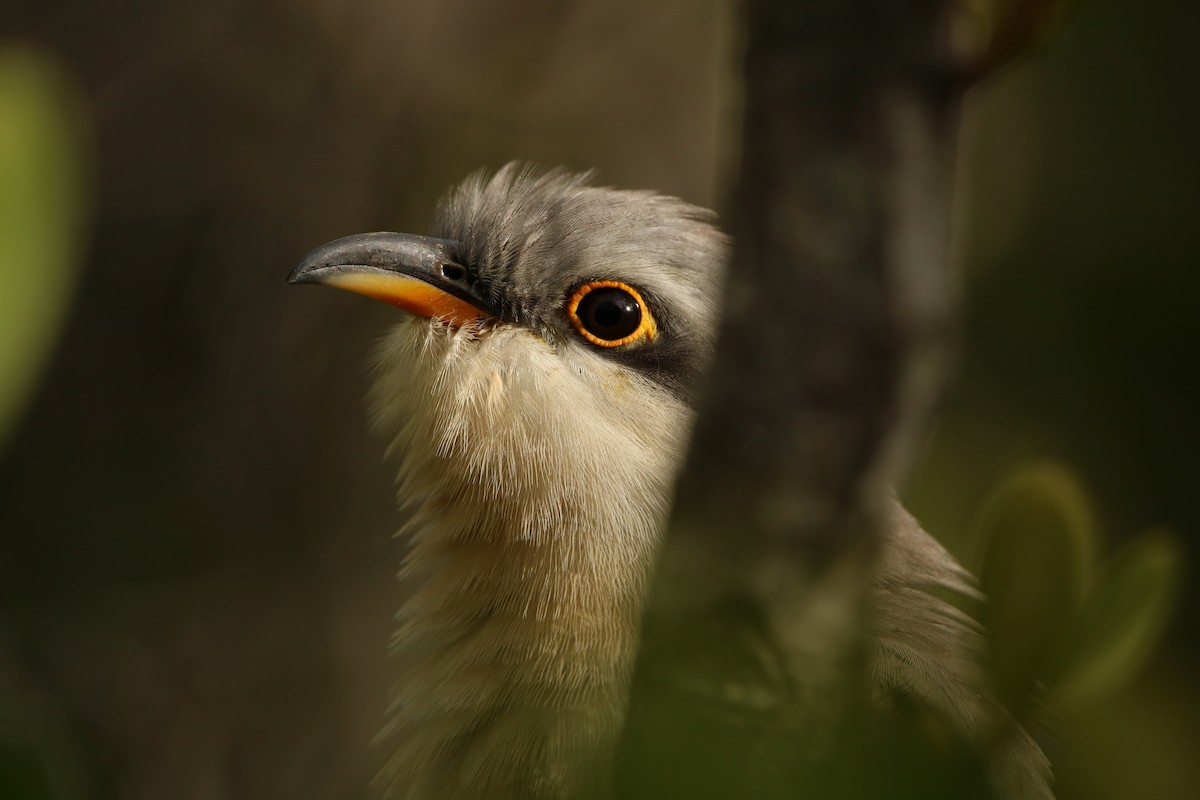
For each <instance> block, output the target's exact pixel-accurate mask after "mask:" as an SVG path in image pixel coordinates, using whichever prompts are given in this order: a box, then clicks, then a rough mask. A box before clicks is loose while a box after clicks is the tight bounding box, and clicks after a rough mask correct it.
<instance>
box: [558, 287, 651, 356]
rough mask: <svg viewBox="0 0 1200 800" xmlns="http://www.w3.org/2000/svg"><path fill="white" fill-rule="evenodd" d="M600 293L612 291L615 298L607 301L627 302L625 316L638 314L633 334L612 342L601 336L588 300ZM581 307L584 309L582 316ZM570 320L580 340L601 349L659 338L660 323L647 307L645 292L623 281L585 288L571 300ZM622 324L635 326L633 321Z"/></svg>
mask: <svg viewBox="0 0 1200 800" xmlns="http://www.w3.org/2000/svg"><path fill="white" fill-rule="evenodd" d="M597 289H607V290H612V292H613V294H611V295H606V297H612V298H617V299H623V300H624V307H623V308H622V309H621V312H624V313H625V314H628V313H629V312H631V311H636V312H637V314H638V317H637V320H636V327H635V328H633V330H632V331H630V332H629V333H626V334H623V335H619V336H615V337H614V338H611V339H610V338H605V336H604V335H603V334H604V331H603V330H599V332H597V331H598V328H597V325H596V318H595V316H596V315H595V311H594V309H593V310H591V313H589V308H588V305H589V302H585V300H587V298H588V296H589V295H592V292H595V291H596V290H597ZM621 294H624V295H625V296H626V297H625V298H620V295H621ZM599 296H600V295H592V298H593V299H594V298H596V297H599ZM580 304H583V305H584V309H582V313H581V309H580ZM618 313H620V312H618ZM567 319H569V320H570V321H571V325H572V326H573V327H574V328H575V330H576V331H577V332H578V333H579V335H580V336H582V337H583V338H585V339H587V340H588V341H589V342H591V343H592V344H594V345H596V346H598V347H620V346H621V345H624V344H629V343H630V342H636V341H637V340H639V339H642V338H647V339H650V340H654V338H655V337H657V336H658V323H656V322H655V321H654V315H653V314H651V313H650V309H649V307H647V305H646V301H645V300H644V299H643V298H642V295H641V292H639V291H638V290H637V289H635V288H633V287H632V286H630V285H629V284H628V283H623V282H622V281H588V282H587V283H585V284H583V285H581V286H580V287H579V288H578V289H576V290H575V292H574V294H572V295H571V297H570V299H569V300H567ZM620 322H623V323H630V324H631V323H632V319H627V320H621V321H620ZM589 325H590V326H591V327H589ZM614 327H615V326H614Z"/></svg>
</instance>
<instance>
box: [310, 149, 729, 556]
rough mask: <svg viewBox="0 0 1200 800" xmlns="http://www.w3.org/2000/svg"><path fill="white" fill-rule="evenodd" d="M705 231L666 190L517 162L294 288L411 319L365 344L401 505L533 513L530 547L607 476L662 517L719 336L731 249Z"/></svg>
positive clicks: (338, 256) (341, 254) (346, 252)
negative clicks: (499, 506) (352, 299)
mask: <svg viewBox="0 0 1200 800" xmlns="http://www.w3.org/2000/svg"><path fill="white" fill-rule="evenodd" d="M713 222H714V215H713V214H712V212H710V211H707V210H704V209H700V208H697V207H695V206H692V205H689V204H687V203H685V202H683V201H681V200H678V199H675V198H671V197H664V196H661V195H657V194H654V193H651V192H638V191H620V190H614V189H609V188H600V187H596V186H593V185H591V183H590V176H589V175H586V174H573V173H569V172H567V171H563V170H551V171H538V170H535V169H532V168H530V167H528V166H523V165H520V164H516V163H512V164H509V165H507V166H505V167H504V168H502V169H501V170H500V171H499V172H497V173H496V174H495V175H493V176H491V177H488V176H487V175H485V174H483V173H479V174H476V175H474V176H472V177H470V178H469V179H467V180H466V181H465V182H464V183H462V184H461V185H459V186H458V187H456V188H454V189H453V190H451V191H450V192H449V194H448V195H447V196H446V197H445V198H444V199H443V200H442V202H441V203H440V205H439V207H438V210H437V213H436V217H435V222H434V224H433V230H432V231H431V234H432V235H431V236H430V237H422V236H411V235H406V234H397V233H368V234H362V235H359V236H351V237H347V238H344V239H339V240H337V241H334V242H330V243H329V244H326V245H323V246H322V247H319V248H317V249H316V250H314V251H313V252H312V253H310V254H309V255H308V256H307V257H306V258H305V259H304V260H303V262H302V263H301V264H300V265H299V266H297V267H296V269H295V270H294V271H293V272H292V274H291V276H290V278H289V280H290V282H292V283H321V284H327V285H331V286H335V287H338V288H342V289H347V290H350V291H353V292H357V293H360V294H364V295H367V296H370V297H373V298H376V299H378V300H382V301H384V302H388V303H391V304H392V305H395V306H397V307H399V308H401V309H403V310H404V311H406V312H408V314H407V315H406V318H405V319H403V320H401V321H400V322H399V324H398V325H397V326H396V327H395V329H394V330H393V331H392V332H391V333H390V334H389V335H388V336H387V337H386V338H385V339H384V340H383V342H382V343H381V345H380V347H379V351H378V358H377V372H376V380H375V385H374V388H373V390H372V393H371V398H370V404H371V409H372V416H373V418H374V421H375V423H376V426H377V427H378V428H379V429H380V430H382V431H384V432H385V433H387V434H388V435H390V436H392V437H393V440H394V442H395V447H396V450H397V451H398V452H400V453H401V454H402V457H401V463H402V478H403V481H402V484H403V485H402V487H401V495H402V496H403V497H404V499H405V500H406V501H407V502H410V503H411V502H413V499H414V498H421V497H426V498H427V497H429V496H430V495H431V494H438V495H440V496H442V497H443V499H446V500H449V499H451V498H452V499H454V500H455V501H461V500H463V499H464V498H466V499H475V500H478V501H488V502H491V501H495V500H498V499H502V498H503V497H506V496H514V495H521V496H522V502H521V503H520V507H521V508H522V509H523V512H522V513H523V514H524V515H525V516H526V517H529V516H530V515H533V516H534V517H537V516H538V515H540V516H541V518H540V519H534V518H529V519H525V520H524V524H525V527H526V530H525V531H524V533H523V535H525V536H527V537H531V538H538V537H540V536H544V535H550V532H551V530H558V529H559V527H560V525H559V523H561V515H562V513H564V507H565V506H566V505H572V506H578V504H579V500H578V499H576V500H573V501H571V502H570V503H568V502H567V500H568V498H567V497H566V495H574V496H582V495H585V494H586V495H598V500H597V503H600V502H603V499H604V496H605V493H606V492H609V491H611V494H610V495H609V497H610V499H612V500H614V501H616V502H620V501H621V497H620V495H621V494H622V490H621V489H620V488H619V486H618V484H620V483H626V484H628V485H633V486H641V487H643V488H644V489H647V490H649V491H648V492H647V493H646V495H647V496H646V497H643V498H642V499H640V501H639V502H636V503H634V504H633V508H632V509H629V508H627V509H626V513H636V514H642V515H661V514H662V513H663V510H664V509H663V495H664V494H665V493H666V492H667V491H668V490H669V484H670V481H671V480H672V478H673V476H674V465H675V463H676V462H677V460H678V457H679V455H680V453H681V451H682V450H683V448H684V446H685V443H686V436H687V433H688V431H689V427H690V422H691V418H692V414H691V405H692V400H693V394H694V391H695V387H696V381H697V377H698V376H699V375H700V374H701V372H702V371H703V369H704V367H705V365H706V363H707V361H708V359H709V356H710V354H711V351H712V346H713V340H714V337H715V331H716V323H717V316H718V308H719V305H718V300H719V296H720V288H721V275H722V269H723V265H724V262H725V256H726V250H727V240H726V238H725V237H724V236H723V235H722V234H721V233H720V232H719V231H718V230H717V229H716V228H715V227H714V225H713ZM431 479H432V480H431ZM531 495H532V497H531ZM539 498H540V499H541V500H544V501H546V502H541V503H537V502H531V500H532V499H539ZM629 499H631V498H629ZM418 502H419V500H418ZM651 506H652V508H651ZM597 513H598V512H597ZM611 513H616V512H611ZM490 517H491V518H494V517H495V515H494V514H492V515H490Z"/></svg>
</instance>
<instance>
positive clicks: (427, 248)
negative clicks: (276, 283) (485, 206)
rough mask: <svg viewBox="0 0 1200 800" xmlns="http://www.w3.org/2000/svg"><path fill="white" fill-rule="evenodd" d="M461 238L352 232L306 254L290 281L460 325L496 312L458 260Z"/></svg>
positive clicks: (490, 315) (488, 316)
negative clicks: (320, 285)
mask: <svg viewBox="0 0 1200 800" xmlns="http://www.w3.org/2000/svg"><path fill="white" fill-rule="evenodd" d="M457 244H458V243H457V242H452V241H449V240H447V239H430V238H427V237H425V236H410V235H408V234H404V233H363V234H359V235H358V236H347V237H345V238H344V239H336V240H334V241H332V242H329V243H327V244H323V245H321V246H320V247H318V248H317V249H315V250H313V251H312V252H311V253H309V254H308V255H307V256H305V257H304V260H302V261H301V262H300V263H299V264H298V265H297V266H296V268H295V269H293V270H292V273H291V274H290V275H288V283H323V284H325V285H326V286H335V287H337V288H338V289H345V290H347V291H351V292H355V293H357V294H363V295H366V296H367V297H373V298H375V299H376V300H382V301H383V302H385V303H389V304H391V305H394V306H396V307H398V308H402V309H404V310H405V311H408V312H410V313H413V314H417V315H420V316H422V317H437V318H439V319H444V320H446V321H447V322H449V323H451V324H452V325H454V326H456V327H461V326H463V325H465V324H467V323H469V322H472V321H474V320H479V319H488V318H491V317H494V316H496V315H495V314H493V313H492V312H490V311H489V310H488V306H489V305H490V304H489V303H488V302H487V301H486V300H485V299H484V298H482V297H480V296H479V295H478V294H477V293H476V292H474V291H473V290H472V288H471V286H470V283H469V281H468V278H469V276H468V273H467V270H466V268H465V267H463V266H462V265H460V264H458V263H456V262H455V256H454V252H455V250H456V249H457Z"/></svg>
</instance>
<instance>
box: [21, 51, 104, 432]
mask: <svg viewBox="0 0 1200 800" xmlns="http://www.w3.org/2000/svg"><path fill="white" fill-rule="evenodd" d="M77 106H78V99H77V98H76V96H75V89H74V87H73V86H72V85H71V83H70V81H69V80H68V79H67V78H66V76H65V75H64V74H63V72H62V70H61V68H60V67H59V66H58V64H57V63H56V62H55V60H54V59H53V58H52V57H50V56H48V55H47V54H45V53H41V52H37V51H34V50H31V49H26V48H12V47H10V48H5V49H0V286H2V287H3V291H0V448H2V447H3V445H4V441H5V438H6V433H7V432H8V430H9V428H10V427H11V426H12V424H13V423H14V422H15V420H16V419H17V416H18V415H19V414H20V412H21V410H22V408H23V407H24V404H25V402H26V401H27V399H28V396H29V393H30V392H31V391H32V389H33V388H34V386H35V385H36V381H37V378H38V376H39V375H40V373H41V370H42V368H43V365H44V363H45V361H46V359H47V358H48V357H49V355H50V353H51V348H52V346H53V345H54V343H55V341H56V339H57V333H58V330H59V326H60V324H61V322H62V320H63V319H64V317H65V315H66V311H67V307H68V304H69V301H70V297H71V291H72V288H73V279H74V276H75V273H76V270H77V267H78V266H79V264H78V259H79V244H80V232H81V223H82V217H83V210H84V208H85V205H86V203H85V199H84V198H85V195H86V193H85V183H86V181H85V168H84V156H83V153H84V147H83V139H84V137H83V135H82V133H81V122H82V118H81V116H80V114H79V112H78V108H77Z"/></svg>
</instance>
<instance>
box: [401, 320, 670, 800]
mask: <svg viewBox="0 0 1200 800" xmlns="http://www.w3.org/2000/svg"><path fill="white" fill-rule="evenodd" d="M499 344H502V342H501V343H492V346H498V345H499ZM525 346H526V347H527V345H525ZM423 352H424V351H422V353H423ZM485 355H486V354H485ZM473 356H474V357H475V358H479V357H480V356H479V355H478V354H473ZM453 357H454V351H453V350H451V351H449V352H448V353H447V352H442V353H438V354H437V356H436V358H435V359H434V360H435V362H436V364H438V365H440V366H439V368H444V365H445V363H446V362H447V361H452V360H453ZM497 363H500V364H503V363H505V362H504V360H503V359H498V360H497ZM416 366H417V367H418V368H417V369H415V370H414V369H413V367H412V365H411V364H410V365H409V371H408V376H409V380H407V381H405V382H404V383H403V385H399V384H398V385H395V386H392V387H388V386H386V385H385V386H384V387H383V388H380V387H377V389H378V390H379V391H380V393H383V392H385V391H386V392H387V395H386V396H387V397H388V398H389V399H390V401H391V402H392V403H403V402H404V401H405V398H409V397H410V396H411V395H412V394H413V393H421V395H422V396H421V397H420V398H419V399H420V402H417V401H413V402H411V403H409V405H408V407H407V408H405V409H404V410H403V411H402V412H400V413H398V414H397V415H396V418H397V419H403V420H404V421H403V422H402V423H401V424H399V425H397V426H396V428H395V439H394V443H393V446H394V448H395V450H396V451H397V452H400V453H402V459H401V480H400V495H401V498H402V500H403V501H404V502H405V504H406V505H407V506H409V507H410V508H411V510H412V517H411V521H410V523H409V526H408V533H409V535H410V540H411V550H410V552H409V555H408V558H407V560H406V563H405V569H404V575H405V577H406V578H410V579H411V580H412V581H413V582H414V584H415V585H416V586H417V588H416V589H415V591H414V593H413V594H412V596H411V597H410V599H409V600H408V601H407V603H406V604H405V605H404V607H403V608H402V610H401V612H400V615H399V619H400V623H401V627H400V629H399V631H398V633H397V636H396V645H397V647H396V649H397V653H398V655H399V657H400V659H401V661H402V665H403V666H402V674H401V676H400V680H399V682H398V684H397V689H396V695H395V698H394V704H393V708H394V717H393V721H392V724H391V728H390V732H391V733H392V734H393V736H392V741H394V742H395V744H396V750H395V752H394V753H393V755H392V757H391V760H390V762H389V764H388V766H387V768H386V769H385V773H384V776H383V778H384V780H385V782H387V783H388V784H389V785H390V786H391V787H392V791H393V794H394V796H398V797H414V798H415V797H427V796H428V797H439V798H454V797H489V798H497V799H498V800H503V799H504V798H510V797H512V798H517V797H520V798H534V800H536V799H537V798H543V797H544V798H582V797H593V796H602V795H603V792H604V788H603V787H604V781H605V776H606V775H607V774H608V772H609V766H610V761H611V755H612V751H613V748H614V746H615V742H616V739H617V735H618V733H619V730H620V726H621V723H622V721H623V716H624V710H625V703H626V695H627V690H628V684H629V678H630V674H631V671H632V667H633V661H634V657H635V655H636V649H637V643H638V635H639V626H640V615H641V606H642V600H643V596H644V591H645V585H646V580H647V576H648V574H649V572H650V570H651V568H652V566H653V562H654V558H655V556H656V554H657V549H658V542H659V538H660V532H661V529H662V526H663V523H664V519H665V515H666V513H667V509H668V500H669V493H670V488H671V483H672V481H673V477H674V474H675V459H676V458H677V455H678V453H679V452H680V451H681V449H682V441H681V437H682V435H684V434H685V433H686V426H684V425H680V424H676V419H677V418H676V417H673V416H669V415H666V414H664V413H663V409H662V405H661V403H660V404H658V405H656V406H655V408H653V409H651V410H649V411H647V412H646V413H645V414H642V415H640V417H638V418H639V419H641V420H642V424H641V426H640V429H639V430H637V431H633V430H624V429H621V430H618V429H613V428H612V426H613V425H614V424H616V425H624V424H625V420H627V419H628V418H630V416H631V415H630V414H628V413H627V414H612V413H605V414H598V413H597V414H589V413H588V411H589V409H588V408H587V404H586V403H583V402H582V399H581V400H580V402H577V403H574V404H571V403H570V397H569V396H568V397H567V402H565V403H553V404H547V403H546V402H544V400H545V398H546V397H547V396H551V397H554V396H559V397H561V396H562V395H563V394H564V393H568V394H569V391H570V386H569V385H568V386H567V387H563V386H558V385H546V384H545V381H546V380H550V378H547V377H546V376H547V374H553V373H550V372H548V370H526V371H522V372H521V373H514V372H512V371H505V370H504V369H503V368H501V367H497V368H496V369H495V370H492V371H484V372H482V374H479V375H478V376H477V383H476V385H473V386H470V387H468V388H467V391H469V392H470V397H471V401H470V402H467V403H464V402H462V392H463V391H464V387H463V383H462V378H461V376H462V375H463V374H464V373H463V372H462V371H461V370H460V371H458V372H457V373H456V374H457V375H459V376H460V380H459V383H457V384H456V385H455V391H456V395H455V397H453V398H451V397H446V398H442V397H441V396H440V395H439V394H438V392H439V391H443V390H442V389H440V388H439V387H440V386H441V385H442V384H440V383H439V381H438V380H437V379H436V378H435V377H429V378H427V380H424V381H423V380H420V378H421V377H422V370H421V369H420V366H421V362H420V360H418V361H417V365H416ZM469 375H472V376H474V375H476V373H475V372H471V373H469ZM414 377H415V378H417V380H414V379H413V378H414ZM532 379H535V380H537V381H538V383H536V384H534V385H532V386H531V385H527V384H526V383H524V382H525V381H529V380H532ZM385 380H386V379H385ZM425 392H430V393H431V394H432V397H433V402H430V401H429V398H430V396H431V395H430V394H425ZM629 394H630V395H632V396H640V395H638V394H637V393H632V392H631V393H629ZM442 399H444V401H445V402H444V403H442V402H439V401H440V400H442ZM581 404H582V408H581ZM547 405H552V406H554V407H555V408H564V409H569V410H570V411H571V412H573V413H564V414H562V415H561V416H558V417H548V416H547V413H548V412H547V411H546V406H547ZM431 408H432V409H433V414H434V418H432V419H430V418H426V417H425V416H423V414H425V413H428V412H426V411H424V409H431ZM684 413H686V412H684ZM634 416H636V415H634ZM597 420H617V422H615V423H613V422H603V423H600V422H597ZM572 426H574V427H572ZM606 426H607V427H606ZM430 431H438V432H439V433H438V434H437V435H433V436H430V435H429V432H430ZM614 442H617V443H621V444H622V446H621V447H614Z"/></svg>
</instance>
